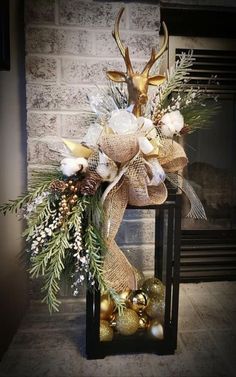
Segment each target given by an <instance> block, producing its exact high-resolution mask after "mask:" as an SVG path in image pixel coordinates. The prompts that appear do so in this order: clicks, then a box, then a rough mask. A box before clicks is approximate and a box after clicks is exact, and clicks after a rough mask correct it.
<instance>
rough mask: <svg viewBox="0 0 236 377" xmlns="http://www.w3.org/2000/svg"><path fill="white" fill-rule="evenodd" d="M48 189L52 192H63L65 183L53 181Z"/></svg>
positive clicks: (57, 180)
mask: <svg viewBox="0 0 236 377" xmlns="http://www.w3.org/2000/svg"><path fill="white" fill-rule="evenodd" d="M50 189H51V190H52V191H59V192H63V191H65V189H66V183H65V182H64V181H60V180H59V179H54V180H53V181H52V182H51V184H50Z"/></svg>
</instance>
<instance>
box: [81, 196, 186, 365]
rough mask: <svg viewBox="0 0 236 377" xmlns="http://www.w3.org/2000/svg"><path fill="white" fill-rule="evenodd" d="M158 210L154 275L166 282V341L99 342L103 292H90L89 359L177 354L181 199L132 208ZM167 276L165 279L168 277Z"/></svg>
mask: <svg viewBox="0 0 236 377" xmlns="http://www.w3.org/2000/svg"><path fill="white" fill-rule="evenodd" d="M128 208H129V209H130V208H131V209H132V208H135V209H137V208H139V209H154V210H155V254H154V255H155V263H154V274H155V276H156V277H158V278H159V279H160V280H162V279H163V278H164V279H165V289H166V294H165V316H164V325H163V329H164V339H163V340H156V339H152V338H149V337H148V336H147V335H146V334H145V335H143V333H141V332H137V333H135V334H134V335H131V336H122V335H117V336H116V337H114V339H113V340H112V341H109V342H101V341H100V339H99V323H100V292H99V290H94V291H93V292H91V291H89V290H88V291H87V299H86V355H87V358H88V359H100V358H104V357H105V356H107V355H116V354H126V353H155V354H160V355H164V354H173V353H174V352H175V349H176V347H177V329H178V306H179V270H180V234H181V195H180V194H178V193H176V192H173V191H172V192H171V191H170V193H169V195H168V198H167V200H166V202H165V203H164V204H162V205H160V206H154V205H152V206H145V207H130V206H129V207H128ZM164 275H165V276H164Z"/></svg>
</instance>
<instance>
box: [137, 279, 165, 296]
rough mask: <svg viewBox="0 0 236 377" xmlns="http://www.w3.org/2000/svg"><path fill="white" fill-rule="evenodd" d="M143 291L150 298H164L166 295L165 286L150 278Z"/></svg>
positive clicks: (146, 281)
mask: <svg viewBox="0 0 236 377" xmlns="http://www.w3.org/2000/svg"><path fill="white" fill-rule="evenodd" d="M142 290H143V291H144V292H145V293H146V294H147V295H148V297H150V298H152V297H163V296H164V294H165V289H164V285H163V283H162V282H161V280H159V279H157V278H148V279H146V280H145V281H144V283H143V285H142Z"/></svg>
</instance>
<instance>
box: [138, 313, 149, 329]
mask: <svg viewBox="0 0 236 377" xmlns="http://www.w3.org/2000/svg"><path fill="white" fill-rule="evenodd" d="M148 325H149V318H148V316H147V314H145V313H142V314H141V315H140V316H139V326H138V328H139V329H140V330H144V329H146V328H147V327H148Z"/></svg>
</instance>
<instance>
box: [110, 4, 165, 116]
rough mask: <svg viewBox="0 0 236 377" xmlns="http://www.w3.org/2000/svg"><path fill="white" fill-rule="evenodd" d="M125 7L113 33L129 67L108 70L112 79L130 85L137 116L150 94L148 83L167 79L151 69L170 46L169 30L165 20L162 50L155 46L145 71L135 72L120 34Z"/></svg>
mask: <svg viewBox="0 0 236 377" xmlns="http://www.w3.org/2000/svg"><path fill="white" fill-rule="evenodd" d="M124 9H125V8H121V9H120V11H119V13H118V15H117V18H116V21H115V28H114V31H113V33H112V35H113V37H114V39H115V41H116V44H117V46H118V48H119V50H120V53H121V55H122V56H123V58H124V61H125V65H126V68H127V72H126V73H124V72H119V71H107V76H108V78H109V79H110V80H112V81H115V82H125V83H126V84H127V87H128V95H129V98H128V101H129V105H134V107H133V111H132V112H133V114H134V115H136V116H137V117H139V116H141V115H142V106H143V105H146V103H147V100H148V96H147V92H148V85H155V86H157V85H160V84H162V83H163V82H164V81H165V76H161V75H155V76H149V72H150V69H151V68H152V66H153V64H154V63H155V62H156V61H157V59H159V58H160V57H161V55H162V54H163V53H164V52H165V50H166V49H167V46H168V30H167V27H166V24H165V23H164V22H163V23H162V24H163V29H164V42H163V45H162V47H161V49H160V51H159V52H158V53H157V52H156V50H155V49H154V48H153V49H152V53H151V57H150V59H149V61H148V62H147V64H146V66H145V67H144V69H143V71H142V72H141V73H139V72H134V70H133V67H132V64H131V60H130V56H129V49H128V47H126V48H125V47H124V45H123V43H122V42H121V39H120V34H119V23H120V19H121V16H122V14H123V12H124Z"/></svg>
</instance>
